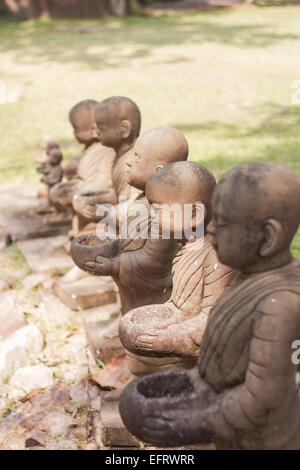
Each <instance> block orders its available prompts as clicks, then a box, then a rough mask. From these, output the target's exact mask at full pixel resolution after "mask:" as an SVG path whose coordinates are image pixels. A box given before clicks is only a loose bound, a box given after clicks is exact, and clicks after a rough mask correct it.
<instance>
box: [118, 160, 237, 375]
mask: <svg viewBox="0 0 300 470" xmlns="http://www.w3.org/2000/svg"><path fill="white" fill-rule="evenodd" d="M215 185H216V182H215V178H214V177H213V175H212V174H211V173H210V172H209V171H208V170H207V169H206V168H205V167H204V166H202V165H201V164H200V163H195V162H177V163H172V164H170V165H168V166H166V167H165V168H163V169H162V170H160V171H159V172H157V173H155V174H154V175H153V176H152V177H151V178H150V179H149V180H148V181H147V184H146V196H147V199H148V201H149V203H150V204H152V206H154V207H155V210H156V211H157V213H158V217H159V225H160V229H161V232H162V234H163V233H165V234H166V235H167V234H168V231H169V232H170V236H171V238H172V239H174V238H175V237H176V238H177V239H179V240H180V242H181V249H180V250H179V251H178V253H177V254H176V256H175V258H174V260H173V268H172V274H173V289H172V295H171V298H170V299H169V300H168V301H167V302H166V303H164V304H161V305H146V306H142V307H139V308H136V309H135V310H131V311H130V312H128V313H127V314H126V315H124V317H123V318H122V320H121V322H120V339H121V342H122V343H123V345H124V347H125V348H126V349H127V360H128V363H129V367H130V369H131V372H132V374H134V375H145V374H149V373H151V372H154V371H156V370H159V369H166V368H175V367H183V366H184V367H191V366H193V365H195V363H196V358H197V356H198V354H199V348H200V345H201V341H202V338H203V334H204V330H205V327H206V323H207V319H208V316H209V312H210V310H211V308H212V306H213V305H214V303H215V302H216V300H217V299H218V297H219V296H220V295H221V294H222V292H223V290H224V288H225V287H226V285H227V284H228V283H229V282H230V281H231V279H232V277H233V273H234V271H233V270H232V269H231V268H228V267H227V266H224V265H223V264H221V263H220V262H219V261H218V259H217V255H216V252H215V249H214V248H213V246H212V244H211V241H210V240H209V238H208V235H207V233H206V227H207V224H208V222H209V221H210V218H211V197H212V193H213V190H214V188H215Z"/></svg>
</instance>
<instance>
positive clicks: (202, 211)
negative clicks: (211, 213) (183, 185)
mask: <svg viewBox="0 0 300 470" xmlns="http://www.w3.org/2000/svg"><path fill="white" fill-rule="evenodd" d="M192 213H193V221H192V224H193V228H195V227H197V226H199V225H200V224H203V226H204V221H205V219H206V215H207V210H206V207H205V204H203V202H196V203H195V204H193V212H192Z"/></svg>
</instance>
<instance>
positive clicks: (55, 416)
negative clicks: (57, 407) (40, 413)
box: [39, 412, 73, 437]
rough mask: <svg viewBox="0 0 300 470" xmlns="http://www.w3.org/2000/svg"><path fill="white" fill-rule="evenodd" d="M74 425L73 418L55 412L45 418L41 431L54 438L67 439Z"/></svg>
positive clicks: (41, 424)
mask: <svg viewBox="0 0 300 470" xmlns="http://www.w3.org/2000/svg"><path fill="white" fill-rule="evenodd" d="M72 425H73V420H72V418H71V416H68V415H66V414H64V413H59V412H53V413H49V414H48V415H47V416H45V418H43V420H42V421H41V423H40V425H39V427H40V429H41V430H43V431H46V432H47V433H49V434H50V436H52V437H54V436H62V437H66V436H67V435H68V432H69V430H70V427H71V426H72Z"/></svg>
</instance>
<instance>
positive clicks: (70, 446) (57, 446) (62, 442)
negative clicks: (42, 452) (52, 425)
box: [46, 438, 78, 450]
mask: <svg viewBox="0 0 300 470" xmlns="http://www.w3.org/2000/svg"><path fill="white" fill-rule="evenodd" d="M46 450H78V445H77V443H76V442H74V441H72V440H71V439H57V438H55V440H53V441H51V442H49V443H48V444H47V446H46Z"/></svg>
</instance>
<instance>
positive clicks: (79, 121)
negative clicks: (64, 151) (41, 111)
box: [50, 100, 115, 226]
mask: <svg viewBox="0 0 300 470" xmlns="http://www.w3.org/2000/svg"><path fill="white" fill-rule="evenodd" d="M96 105H97V101H94V100H84V101H81V102H80V103H77V104H76V105H75V106H73V108H72V109H71V111H70V113H69V120H70V123H71V125H72V127H73V129H74V135H75V138H76V140H77V141H78V142H79V143H81V144H83V145H84V150H83V152H82V154H80V155H79V156H78V155H77V156H75V157H74V158H73V159H72V160H71V162H70V163H69V165H67V168H65V170H64V174H65V176H66V177H67V178H68V181H63V182H61V183H58V184H56V185H54V186H53V187H52V188H51V190H50V200H51V202H52V204H54V205H55V206H56V207H57V208H72V205H73V197H74V195H75V194H77V193H80V192H82V191H85V192H89V193H93V192H94V191H95V190H98V189H99V187H100V188H112V178H111V171H112V166H113V162H114V158H115V153H114V151H113V150H112V149H110V148H107V147H104V146H103V145H102V144H101V143H100V142H99V141H98V139H97V138H96V137H95V134H94V124H95V118H94V110H95V107H96ZM72 174H73V177H72ZM86 223H87V222H86V221H83V222H82V223H81V224H80V225H82V226H84V225H85V224H86Z"/></svg>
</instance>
